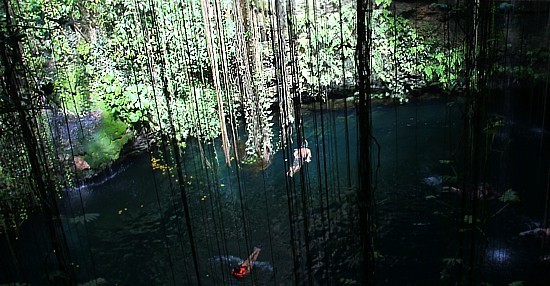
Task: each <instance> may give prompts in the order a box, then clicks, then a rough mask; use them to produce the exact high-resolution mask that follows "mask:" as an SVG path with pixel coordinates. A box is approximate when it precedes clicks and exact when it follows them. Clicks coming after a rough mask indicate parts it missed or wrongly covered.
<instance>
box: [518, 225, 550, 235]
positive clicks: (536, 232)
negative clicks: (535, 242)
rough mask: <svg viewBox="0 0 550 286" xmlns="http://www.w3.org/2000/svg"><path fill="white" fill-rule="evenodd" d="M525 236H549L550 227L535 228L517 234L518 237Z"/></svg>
mask: <svg viewBox="0 0 550 286" xmlns="http://www.w3.org/2000/svg"><path fill="white" fill-rule="evenodd" d="M527 234H534V235H543V236H550V227H548V228H540V227H537V228H535V229H532V230H526V231H523V232H520V233H519V235H520V236H524V235H527Z"/></svg>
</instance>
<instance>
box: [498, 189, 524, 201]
mask: <svg viewBox="0 0 550 286" xmlns="http://www.w3.org/2000/svg"><path fill="white" fill-rule="evenodd" d="M498 200H499V201H501V202H504V203H517V202H519V196H518V194H517V193H516V192H515V191H514V190H512V189H508V190H506V192H504V194H502V196H500V198H498Z"/></svg>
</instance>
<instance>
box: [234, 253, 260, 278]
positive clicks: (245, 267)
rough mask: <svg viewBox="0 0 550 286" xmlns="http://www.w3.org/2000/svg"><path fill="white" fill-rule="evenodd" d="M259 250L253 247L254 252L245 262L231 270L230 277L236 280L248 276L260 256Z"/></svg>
mask: <svg viewBox="0 0 550 286" xmlns="http://www.w3.org/2000/svg"><path fill="white" fill-rule="evenodd" d="M260 250H261V249H260V248H258V247H254V250H253V251H252V253H251V254H250V256H248V258H247V259H246V260H245V261H243V262H241V263H240V264H239V265H237V266H235V267H234V268H233V269H231V275H233V276H235V277H237V278H243V277H245V276H247V275H248V274H250V271H252V267H253V266H254V263H255V262H256V259H258V255H260Z"/></svg>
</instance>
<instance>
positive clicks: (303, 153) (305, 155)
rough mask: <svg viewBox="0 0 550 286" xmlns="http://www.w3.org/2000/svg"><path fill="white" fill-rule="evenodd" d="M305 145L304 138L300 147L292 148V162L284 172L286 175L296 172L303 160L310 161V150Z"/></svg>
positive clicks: (292, 174)
mask: <svg viewBox="0 0 550 286" xmlns="http://www.w3.org/2000/svg"><path fill="white" fill-rule="evenodd" d="M307 146H308V142H307V140H306V139H304V142H303V143H302V145H301V146H300V148H299V149H294V154H293V155H294V162H293V163H292V166H291V167H290V169H289V170H288V172H287V173H286V174H287V175H288V176H290V177H292V176H294V174H296V173H297V172H298V171H299V170H300V168H301V167H302V165H303V164H304V162H306V163H309V162H311V150H310V149H309V148H308V147H307Z"/></svg>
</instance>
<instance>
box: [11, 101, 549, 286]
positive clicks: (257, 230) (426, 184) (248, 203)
mask: <svg viewBox="0 0 550 286" xmlns="http://www.w3.org/2000/svg"><path fill="white" fill-rule="evenodd" d="M331 105H332V104H329V106H323V110H322V111H321V110H320V109H319V106H318V104H317V105H309V106H304V108H303V110H302V115H303V133H304V135H305V137H306V138H307V139H308V141H309V147H310V148H311V150H312V154H313V160H312V162H311V163H310V164H308V165H306V166H304V167H303V168H302V170H301V171H300V173H297V174H296V175H295V176H294V178H292V179H290V178H288V177H287V176H286V175H285V172H286V170H287V169H288V167H289V164H290V162H291V160H288V158H290V156H291V152H292V151H291V150H287V149H277V152H276V153H275V154H274V156H273V163H272V164H271V165H269V166H267V167H265V168H263V169H262V168H261V167H259V166H252V165H241V168H240V169H238V168H237V167H236V166H235V164H233V166H232V167H231V168H229V167H227V166H225V165H224V159H223V153H222V152H221V150H220V149H219V142H214V143H213V144H204V145H203V146H202V149H203V150H204V154H203V155H202V156H201V155H200V151H199V150H200V149H199V147H198V144H197V142H190V143H189V147H188V148H187V149H186V152H185V154H184V155H183V157H184V158H183V159H184V166H183V172H184V174H185V176H186V177H185V181H184V182H183V185H184V186H185V192H186V194H187V198H188V203H189V212H190V217H191V221H190V223H191V226H192V231H193V237H194V242H195V245H196V253H197V258H198V259H197V260H198V265H199V275H200V276H199V278H197V277H196V275H195V268H194V263H193V259H192V253H191V247H190V243H189V239H188V229H187V224H186V221H185V215H184V212H183V205H182V199H181V195H180V192H179V189H178V184H177V181H176V180H177V176H175V177H172V176H171V175H170V174H169V173H163V171H162V170H161V169H153V168H152V167H151V157H150V155H148V154H144V155H140V156H138V157H134V158H132V159H130V160H127V161H125V162H124V163H123V164H122V165H121V166H119V167H118V168H117V169H116V172H114V173H113V174H112V175H111V176H109V177H106V178H104V180H100V182H98V183H96V184H90V185H87V186H84V187H81V188H78V189H74V190H71V191H69V192H67V193H66V197H65V198H64V199H63V200H62V211H63V213H64V216H65V218H64V219H63V224H64V226H65V227H66V229H67V238H68V243H69V245H70V249H71V255H72V259H73V261H74V269H75V273H76V274H77V276H78V278H79V280H80V282H82V283H84V282H87V281H92V282H93V283H91V284H89V285H101V283H102V282H105V284H104V285H197V280H198V279H200V282H201V284H202V285H253V282H254V285H296V284H297V285H303V284H305V285H307V284H309V282H311V284H312V285H328V284H331V285H346V284H345V283H346V281H347V283H348V285H354V284H352V281H354V280H356V281H360V279H361V269H360V268H359V267H360V261H361V257H360V253H359V236H358V231H359V228H358V216H357V204H356V197H355V185H356V181H357V160H356V158H357V148H356V147H357V144H356V142H357V130H356V129H357V128H356V123H355V121H356V117H355V110H354V109H353V108H350V109H349V110H348V111H347V112H346V111H345V110H344V109H343V108H341V107H342V105H341V103H340V104H338V105H337V106H338V107H334V108H329V107H331ZM506 110H507V109H506V106H505V105H499V104H494V105H491V110H488V112H487V114H488V115H494V114H498V115H499V116H503V117H504V118H505V119H506V120H505V122H506V124H504V125H503V126H502V127H501V128H500V129H499V130H498V132H497V133H495V136H494V139H492V140H491V142H492V145H491V146H493V148H492V149H490V151H489V152H488V154H489V156H488V158H487V164H486V166H488V167H487V171H486V172H485V173H484V174H483V178H482V179H483V180H484V181H487V182H490V183H491V184H492V185H493V186H494V187H495V188H496V189H497V191H499V192H503V191H505V190H507V189H508V188H512V189H514V190H515V191H517V192H518V195H519V196H520V198H521V202H520V203H516V204H512V205H510V206H507V207H506V208H504V210H502V211H501V212H500V213H499V214H498V215H497V216H495V217H494V218H492V219H491V220H489V221H488V222H487V223H486V224H484V225H483V226H482V229H483V231H484V233H485V234H486V238H487V240H485V239H484V238H482V237H477V238H476V240H475V241H476V243H475V247H476V250H475V253H476V255H475V259H474V262H473V263H474V264H475V265H476V272H475V273H476V276H475V277H476V278H475V281H477V282H480V281H487V282H490V283H493V285H504V284H507V283H510V282H513V281H517V280H524V281H529V282H531V283H533V285H537V284H538V283H539V282H541V281H549V277H548V273H549V272H548V271H547V270H548V264H544V263H542V262H540V261H539V257H540V256H541V255H544V254H546V253H547V252H546V251H547V246H546V245H545V244H544V243H542V240H540V239H538V238H534V237H519V236H518V235H517V234H518V233H519V232H520V231H524V230H526V229H528V228H530V227H534V226H535V225H536V224H537V223H539V224H540V223H542V220H543V216H544V206H545V204H544V194H545V191H546V184H547V182H546V181H545V180H546V177H545V176H546V174H545V172H547V170H548V168H549V165H548V162H549V161H550V160H549V159H550V154H549V150H550V149H549V148H547V147H548V140H547V139H546V137H545V136H546V132H547V131H545V130H544V128H542V126H541V124H539V123H540V121H537V120H533V119H529V116H527V115H528V113H525V112H522V111H521V106H517V109H516V111H514V112H513V113H509V112H508V113H507V111H506ZM517 110H519V111H517ZM462 111H463V106H462V105H461V104H460V100H458V99H454V98H443V99H433V98H432V99H418V100H413V101H412V102H410V103H408V104H404V105H383V104H376V105H375V106H374V107H373V109H372V117H373V130H374V131H373V132H374V135H375V137H376V139H377V141H378V143H379V144H380V147H381V148H380V153H379V157H378V152H377V150H375V151H374V152H373V157H374V158H375V159H376V161H375V163H374V165H375V166H376V165H378V163H379V168H378V169H377V172H376V173H375V174H376V177H375V181H376V190H375V195H376V209H375V211H374V213H375V217H376V224H377V225H376V226H377V235H376V237H375V250H376V251H377V254H378V255H379V256H378V259H377V263H376V264H377V268H376V270H375V277H376V281H377V282H378V284H380V285H435V284H446V283H450V282H452V281H458V280H459V278H458V275H460V274H459V268H458V267H456V266H454V267H453V266H448V265H447V263H448V262H449V261H452V259H458V258H461V259H463V260H465V261H466V262H465V265H467V264H468V263H469V262H470V259H471V257H470V256H469V251H470V249H471V245H472V243H470V242H469V239H470V233H471V232H468V231H466V232H460V228H461V227H462V224H461V220H463V216H462V213H461V203H462V202H461V198H460V196H458V195H455V194H449V193H443V192H442V187H443V186H444V185H446V184H451V183H450V182H449V181H448V176H450V175H452V168H451V167H450V166H449V165H447V164H442V163H441V161H440V160H454V159H456V160H457V161H460V160H461V159H460V158H461V157H462V148H463V143H462V132H463V125H462ZM346 113H347V128H346ZM536 128H540V129H536ZM346 129H347V133H346ZM483 138H485V137H483ZM293 147H295V144H294V146H293ZM168 149H169V148H168ZM161 153H162V148H160V150H158V151H156V152H154V153H153V155H152V156H154V157H155V158H161ZM348 154H349V155H348ZM168 157H170V156H168ZM348 158H349V159H350V160H349V161H348ZM378 158H379V161H378ZM285 160H287V161H285ZM233 162H234V161H233ZM159 164H166V162H163V161H160V162H159ZM167 165H171V164H170V163H168V164H167ZM171 166H173V165H171ZM348 167H349V173H348ZM455 168H456V170H458V171H459V172H460V163H459V162H457V165H456V167H455ZM348 174H349V176H348ZM502 207H504V203H502V202H500V201H498V200H495V201H490V202H486V203H484V204H483V206H480V210H481V211H484V212H486V213H487V214H493V213H496V212H497V211H498V210H499V209H501V208H502ZM83 213H85V214H86V215H85V216H83ZM39 225H40V224H39V221H37V222H36V223H35V224H34V225H29V229H28V230H27V231H28V232H29V233H31V234H32V233H34V234H33V236H34V238H32V237H29V236H27V238H25V239H24V241H22V242H21V248H23V246H24V245H30V244H32V241H34V240H33V239H36V236H38V237H40V236H42V237H44V238H45V237H46V236H45V235H44V233H46V232H45V230H44V229H42V230H40V228H39V227H38V226H39ZM30 229H33V231H32V232H31V231H30ZM461 238H462V240H463V244H462V245H463V249H464V251H463V254H461V252H460V246H461V244H460V241H461ZM485 241H486V242H485ZM44 244H45V246H43V247H40V246H34V248H32V249H34V250H32V249H31V248H26V249H27V250H26V251H28V253H27V254H21V255H23V256H25V255H30V256H32V255H33V254H36V253H40V252H41V251H42V252H44V249H46V248H47V246H46V245H47V244H46V243H44ZM254 246H259V247H261V248H262V251H261V253H260V255H259V258H258V264H257V267H256V270H255V271H254V273H253V276H252V277H248V278H247V279H244V280H235V279H234V278H232V277H230V275H229V271H230V269H231V267H232V266H234V265H235V264H236V263H239V261H240V260H242V259H245V258H246V257H247V256H248V254H249V253H250V252H251V250H252V248H253V247H254ZM24 252H25V250H22V251H21V253H24ZM25 263H26V264H28V266H26V268H28V269H34V270H32V271H35V272H37V273H44V272H47V270H45V269H44V268H43V267H44V266H43V264H42V263H38V264H37V265H34V266H33V263H32V262H25ZM468 271H469V270H468V269H466V268H465V270H464V273H467V272H468ZM21 277H23V276H21ZM98 278H99V279H100V280H94V279H98ZM29 279H34V281H35V283H33V285H41V284H45V280H44V279H45V277H44V276H43V277H38V276H36V277H32V278H29Z"/></svg>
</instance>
